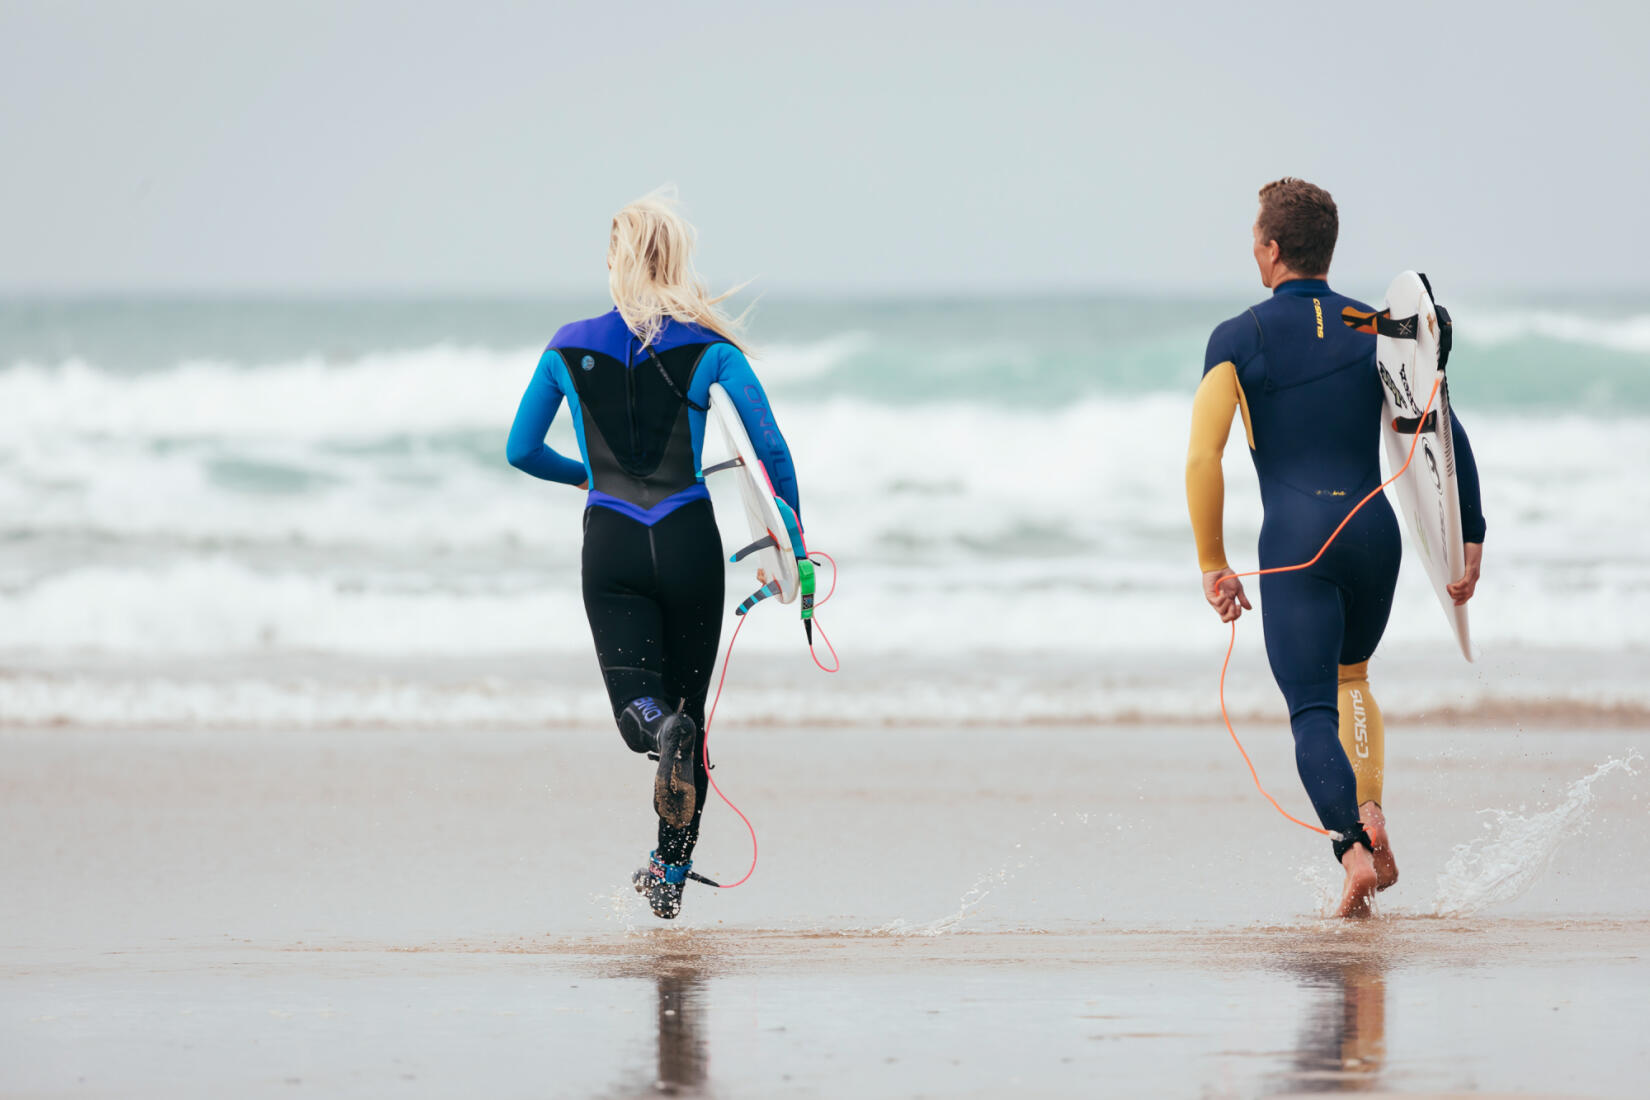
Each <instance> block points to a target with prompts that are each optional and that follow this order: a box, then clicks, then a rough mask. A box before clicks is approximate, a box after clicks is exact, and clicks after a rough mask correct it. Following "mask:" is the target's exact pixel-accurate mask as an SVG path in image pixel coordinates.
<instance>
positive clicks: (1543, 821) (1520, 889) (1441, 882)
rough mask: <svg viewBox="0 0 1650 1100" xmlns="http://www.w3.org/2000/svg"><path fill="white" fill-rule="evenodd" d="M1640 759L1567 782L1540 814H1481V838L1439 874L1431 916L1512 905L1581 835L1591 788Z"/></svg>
mask: <svg viewBox="0 0 1650 1100" xmlns="http://www.w3.org/2000/svg"><path fill="white" fill-rule="evenodd" d="M1642 760H1643V757H1642V756H1641V755H1640V754H1639V752H1638V750H1637V749H1630V750H1628V752H1627V755H1626V756H1623V757H1619V758H1617V757H1611V758H1610V759H1609V760H1606V761H1605V762H1604V763H1602V764H1600V765H1599V766H1598V767H1596V768H1594V769H1593V771H1592V774H1590V775H1586V776H1583V777H1582V778H1580V779H1578V780H1576V781H1575V782H1574V783H1571V784H1570V786H1569V787H1568V788H1567V789H1566V790H1565V792H1564V796H1563V798H1561V799H1560V800H1559V802H1558V804H1557V805H1556V806H1554V807H1553V808H1552V809H1550V810H1544V811H1542V812H1541V813H1536V814H1530V815H1528V816H1526V815H1523V814H1516V813H1513V812H1512V811H1510V810H1482V811H1480V812H1481V813H1483V814H1485V815H1487V817H1488V820H1486V821H1485V823H1484V828H1485V835H1483V836H1481V837H1479V838H1478V839H1476V840H1472V841H1469V842H1468V843H1466V844H1457V845H1456V846H1455V852H1454V854H1453V855H1451V856H1450V859H1449V862H1448V863H1447V864H1445V865H1444V869H1443V871H1441V872H1440V873H1439V875H1438V897H1437V900H1436V901H1434V903H1433V913H1434V914H1435V915H1437V916H1441V917H1459V916H1466V915H1467V914H1470V913H1476V912H1478V911H1479V910H1481V909H1485V908H1487V907H1489V906H1491V905H1498V904H1500V903H1501V902H1505V901H1512V900H1513V899H1514V898H1517V897H1518V896H1519V895H1521V894H1523V893H1524V892H1525V891H1526V890H1528V889H1529V888H1530V887H1531V886H1532V885H1533V884H1534V883H1535V880H1536V879H1537V878H1539V877H1540V876H1541V872H1542V871H1544V870H1545V869H1546V868H1547V865H1548V863H1550V862H1551V861H1552V857H1553V854H1554V853H1555V852H1556V851H1558V848H1559V845H1561V844H1562V843H1563V842H1564V841H1565V840H1567V839H1569V838H1570V837H1572V836H1575V835H1577V834H1578V833H1580V832H1581V831H1582V830H1583V829H1584V828H1585V827H1586V825H1587V820H1588V818H1589V817H1590V816H1591V815H1592V806H1593V785H1594V784H1595V783H1597V782H1598V781H1599V780H1600V779H1602V778H1604V777H1605V776H1606V775H1609V774H1610V773H1611V772H1614V771H1624V772H1626V773H1627V774H1628V775H1636V774H1638V773H1637V771H1636V770H1635V769H1634V767H1633V765H1634V764H1637V763H1639V762H1641V761H1642Z"/></svg>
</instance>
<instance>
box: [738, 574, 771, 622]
mask: <svg viewBox="0 0 1650 1100" xmlns="http://www.w3.org/2000/svg"><path fill="white" fill-rule="evenodd" d="M779 592H780V589H779V582H778V581H769V582H768V583H767V584H765V585H763V586H762V587H761V588H758V589H757V590H756V591H755V592H752V593H751V594H750V595H749V596H746V597H745V602H744V603H742V604H740V605H739V606H738V607H736V608H734V610H733V613H734V614H735V615H743V614H744V613H745V612H747V611H749V610H750V609H751V608H753V607H755V606H756V605H757V604H759V603H761V602H762V601H763V600H765V599H768V598H769V597H770V596H777V595H779Z"/></svg>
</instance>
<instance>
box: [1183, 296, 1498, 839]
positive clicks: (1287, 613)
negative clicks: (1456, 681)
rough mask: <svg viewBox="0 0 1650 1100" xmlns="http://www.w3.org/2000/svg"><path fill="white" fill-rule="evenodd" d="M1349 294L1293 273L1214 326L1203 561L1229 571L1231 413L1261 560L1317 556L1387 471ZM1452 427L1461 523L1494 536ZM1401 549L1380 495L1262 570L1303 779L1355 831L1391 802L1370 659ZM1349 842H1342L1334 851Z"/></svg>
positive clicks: (1366, 339)
mask: <svg viewBox="0 0 1650 1100" xmlns="http://www.w3.org/2000/svg"><path fill="white" fill-rule="evenodd" d="M1344 306H1353V307H1355V308H1357V309H1360V310H1364V311H1367V310H1368V307H1367V306H1365V305H1363V304H1362V303H1360V302H1356V301H1353V300H1352V299H1350V298H1347V297H1345V296H1343V295H1340V294H1336V293H1335V292H1334V291H1333V290H1331V289H1329V284H1328V283H1326V282H1324V281H1323V280H1321V279H1295V280H1292V281H1290V282H1286V283H1283V284H1281V285H1280V286H1278V287H1277V288H1275V289H1274V291H1273V293H1272V297H1271V298H1270V299H1269V300H1267V301H1265V302H1262V303H1261V304H1259V305H1257V306H1255V307H1253V308H1252V309H1249V310H1246V311H1244V312H1243V313H1241V314H1239V315H1238V316H1236V317H1234V318H1232V319H1231V320H1229V321H1226V322H1225V323H1223V324H1222V325H1220V326H1219V327H1218V328H1216V329H1215V331H1214V334H1213V335H1212V336H1211V337H1210V338H1209V348H1208V352H1207V353H1206V355H1205V357H1204V364H1203V381H1202V383H1201V384H1200V385H1199V386H1198V391H1197V397H1196V399H1195V401H1194V404H1193V411H1192V441H1191V447H1190V449H1189V451H1188V454H1187V459H1186V497H1187V502H1188V504H1189V506H1190V509H1191V515H1192V531H1193V534H1194V535H1195V536H1196V539H1197V552H1198V560H1199V564H1200V565H1201V566H1202V568H1203V570H1204V572H1213V571H1215V570H1219V569H1225V568H1227V561H1226V550H1225V545H1224V539H1223V535H1222V516H1221V511H1222V507H1223V504H1224V497H1225V483H1224V481H1223V480H1222V476H1221V468H1220V456H1221V452H1222V451H1223V450H1224V449H1225V446H1226V439H1227V436H1228V433H1229V432H1230V429H1231V424H1232V418H1233V414H1234V412H1236V413H1239V414H1241V417H1242V420H1243V427H1244V433H1245V436H1246V437H1247V440H1248V443H1249V452H1250V457H1251V458H1252V459H1253V460H1254V463H1255V473H1256V474H1257V475H1258V476H1259V479H1260V493H1261V504H1262V506H1263V508H1264V509H1265V518H1264V519H1263V521H1262V524H1261V531H1260V566H1261V568H1263V569H1270V568H1273V567H1276V566H1283V565H1296V564H1298V563H1300V562H1304V561H1307V560H1308V559H1310V558H1311V557H1312V556H1313V555H1314V554H1316V553H1317V552H1318V548H1319V547H1321V546H1322V545H1323V543H1324V540H1325V539H1327V538H1328V537H1329V535H1330V533H1331V532H1333V531H1334V530H1335V527H1336V526H1337V525H1338V524H1339V523H1340V522H1341V521H1342V520H1343V519H1345V518H1346V514H1347V512H1348V511H1350V510H1351V509H1352V507H1353V506H1354V505H1356V504H1357V503H1358V501H1360V500H1362V499H1363V497H1364V496H1365V494H1367V493H1368V492H1369V491H1370V490H1371V489H1373V488H1375V487H1376V486H1377V485H1379V484H1380V483H1381V466H1380V458H1379V453H1380V446H1381V415H1382V392H1381V381H1380V378H1379V376H1378V375H1377V373H1376V369H1375V340H1374V338H1373V337H1371V336H1368V335H1364V334H1360V333H1357V332H1354V331H1353V330H1351V329H1350V328H1348V327H1346V326H1345V325H1343V324H1342V323H1341V309H1342V307H1344ZM1451 428H1452V431H1453V432H1454V439H1455V453H1456V459H1457V467H1456V470H1457V477H1458V479H1459V484H1460V487H1461V520H1462V528H1463V531H1464V533H1465V536H1466V541H1467V542H1482V541H1484V516H1483V511H1482V508H1481V507H1480V503H1479V495H1478V468H1477V466H1476V465H1475V464H1474V462H1473V457H1472V447H1471V445H1470V444H1469V443H1468V441H1467V435H1466V432H1465V431H1463V430H1462V428H1461V424H1460V422H1459V421H1458V420H1453V419H1452V421H1451ZM1400 554H1401V541H1400V539H1399V533H1398V521H1397V519H1396V517H1395V516H1394V515H1393V512H1392V508H1391V506H1390V505H1389V504H1388V503H1387V501H1386V498H1385V496H1384V495H1382V496H1380V497H1377V498H1376V499H1374V500H1371V501H1370V502H1369V503H1368V504H1367V505H1365V506H1364V508H1363V510H1362V511H1360V512H1359V513H1358V514H1357V515H1356V516H1355V517H1354V518H1353V519H1352V521H1351V523H1349V524H1348V525H1347V527H1346V529H1345V530H1344V531H1342V532H1341V534H1340V537H1339V538H1337V539H1336V540H1335V542H1334V544H1333V545H1331V546H1330V548H1329V550H1328V552H1326V553H1325V554H1324V556H1323V557H1322V559H1320V560H1319V561H1318V563H1317V564H1316V565H1314V566H1313V567H1312V568H1311V569H1306V570H1301V571H1299V572H1293V573H1274V574H1270V575H1268V576H1263V577H1261V578H1260V594H1261V618H1262V620H1263V622H1264V625H1265V634H1266V656H1267V659H1268V661H1269V662H1270V663H1271V666H1272V675H1273V676H1274V677H1275V678H1276V679H1277V682H1278V687H1279V688H1281V689H1282V691H1283V695H1284V698H1285V700H1287V702H1288V704H1289V720H1290V725H1291V727H1292V729H1293V730H1294V735H1295V760H1296V765H1297V767H1298V768H1299V770H1300V776H1301V781H1302V782H1303V783H1304V784H1305V785H1306V791H1307V794H1308V795H1309V796H1310V797H1311V799H1312V805H1313V808H1314V809H1316V810H1317V813H1318V818H1319V820H1321V821H1322V822H1323V825H1324V828H1326V829H1331V830H1334V831H1336V832H1339V833H1343V834H1345V833H1348V832H1352V831H1355V830H1356V829H1357V826H1358V807H1359V805H1360V804H1362V803H1363V802H1368V801H1375V802H1379V801H1380V793H1381V787H1380V784H1381V767H1382V759H1381V757H1382V751H1383V750H1382V745H1381V743H1380V742H1381V731H1380V712H1379V710H1378V709H1376V707H1375V703H1374V698H1373V697H1372V696H1371V695H1370V694H1369V685H1368V681H1367V665H1368V661H1369V658H1370V656H1371V655H1372V654H1373V653H1374V652H1375V647H1376V646H1377V645H1378V644H1379V643H1380V640H1381V634H1382V632H1383V631H1385V629H1386V622H1387V615H1388V614H1389V612H1390V611H1391V610H1392V591H1393V587H1394V585H1395V584H1396V583H1397V579H1398V561H1399V557H1400ZM1343 733H1344V737H1343V736H1342V735H1343ZM1343 741H1344V744H1345V747H1344V748H1343ZM1349 753H1350V757H1349ZM1354 761H1356V763H1357V768H1356V771H1355V769H1354V763H1353V762H1354ZM1344 850H1345V848H1344V846H1337V851H1336V856H1337V858H1338V857H1339V856H1340V854H1341V853H1342V852H1343V851H1344Z"/></svg>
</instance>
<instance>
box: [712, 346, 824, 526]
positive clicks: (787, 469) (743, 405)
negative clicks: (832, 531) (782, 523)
mask: <svg viewBox="0 0 1650 1100" xmlns="http://www.w3.org/2000/svg"><path fill="white" fill-rule="evenodd" d="M707 354H710V355H714V356H715V357H716V358H715V361H714V362H712V363H711V364H709V365H710V366H711V367H712V369H711V370H709V371H701V372H699V375H698V378H704V379H705V382H704V391H703V392H702V393H701V394H700V395H699V396H698V397H697V398H696V400H698V401H699V402H700V404H704V403H705V402H706V401H708V400H709V395H710V383H712V382H720V383H721V384H722V388H723V389H725V390H727V391H728V396H729V397H730V398H732V399H733V405H734V408H736V409H738V410H739V419H740V420H741V421H742V422H743V423H744V425H745V434H746V435H748V436H750V437H751V446H753V447H755V448H756V453H757V457H758V458H760V459H761V460H762V465H764V466H766V467H767V468H768V478H769V480H771V481H772V482H773V491H774V492H775V493H777V494H779V499H781V500H783V501H784V502H785V503H786V504H789V505H790V506H791V511H793V512H795V513H796V514H797V518H798V519H799V520H800V519H801V516H802V501H801V497H800V495H799V492H798V489H797V484H796V464H795V463H793V462H792V461H791V449H790V447H789V446H787V445H786V443H785V436H784V435H783V434H782V433H781V432H780V430H779V422H778V421H777V420H775V419H774V415H773V409H772V407H771V406H770V405H769V404H768V395H767V394H766V393H765V392H763V390H762V383H761V382H760V381H758V380H757V377H756V371H754V370H752V369H751V364H750V360H748V359H746V358H745V354H744V352H742V351H740V350H739V349H738V348H736V347H734V346H733V345H732V344H718V345H717V346H716V347H714V348H712V349H710V351H709V352H708V353H707ZM695 381H697V378H696V379H695ZM694 389H695V390H697V389H698V386H697V385H696V386H695V387H694Z"/></svg>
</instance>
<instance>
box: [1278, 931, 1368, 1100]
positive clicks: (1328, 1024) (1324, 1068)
mask: <svg viewBox="0 0 1650 1100" xmlns="http://www.w3.org/2000/svg"><path fill="white" fill-rule="evenodd" d="M1286 965H1287V966H1288V968H1289V969H1290V970H1291V971H1293V972H1294V973H1295V974H1297V975H1298V976H1299V978H1300V983H1301V988H1302V990H1303V991H1305V992H1306V993H1307V994H1308V996H1309V998H1310V1000H1309V1001H1308V1004H1307V1008H1306V1018H1305V1020H1304V1022H1303V1023H1302V1025H1301V1031H1300V1038H1299V1040H1298V1041H1297V1044H1296V1050H1295V1057H1294V1069H1293V1071H1291V1072H1289V1073H1288V1074H1287V1079H1288V1082H1289V1086H1290V1087H1288V1088H1286V1089H1284V1090H1282V1091H1289V1092H1300V1091H1313V1092H1368V1091H1373V1090H1374V1089H1375V1088H1376V1087H1377V1086H1378V1084H1379V1081H1380V1075H1381V1070H1382V1068H1383V1066H1384V1064H1385V1062H1386V964H1385V962H1384V960H1383V958H1382V957H1381V956H1380V955H1379V954H1375V953H1371V954H1363V953H1358V954H1354V955H1352V956H1340V957H1325V956H1322V955H1315V954H1301V955H1297V956H1294V957H1292V958H1290V959H1289V960H1288V962H1287V964H1286Z"/></svg>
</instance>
